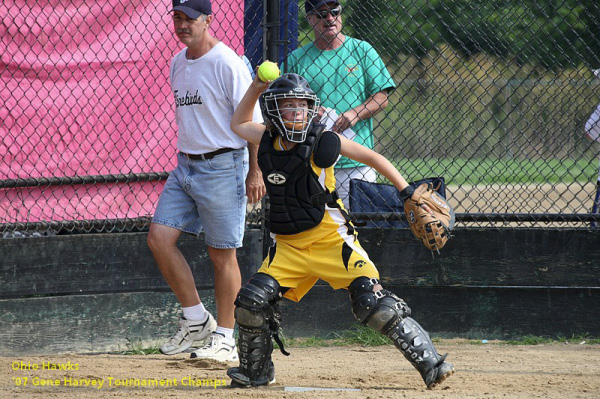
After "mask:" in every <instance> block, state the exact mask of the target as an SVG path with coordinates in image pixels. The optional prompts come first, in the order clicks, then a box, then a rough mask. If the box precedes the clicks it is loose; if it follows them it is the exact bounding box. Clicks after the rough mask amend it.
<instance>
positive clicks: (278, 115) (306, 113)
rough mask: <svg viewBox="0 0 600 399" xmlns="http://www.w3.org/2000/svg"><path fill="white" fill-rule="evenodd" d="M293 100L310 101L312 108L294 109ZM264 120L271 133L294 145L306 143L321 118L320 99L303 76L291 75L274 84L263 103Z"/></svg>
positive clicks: (279, 79)
mask: <svg viewBox="0 0 600 399" xmlns="http://www.w3.org/2000/svg"><path fill="white" fill-rule="evenodd" d="M289 99H298V100H306V103H307V105H308V107H305V106H298V105H296V106H292V105H291V104H292V103H293V102H291V101H286V100H289ZM259 103H260V108H261V111H262V113H263V118H264V119H265V121H266V122H267V124H268V125H269V128H270V129H271V130H273V129H275V130H276V131H277V132H278V133H279V134H280V135H282V136H283V137H285V138H286V139H287V140H289V141H291V142H293V143H302V142H303V141H304V140H306V135H307V133H308V129H309V127H310V124H311V122H312V121H313V119H314V118H315V116H316V115H317V110H318V109H319V99H318V98H317V96H316V95H315V93H314V92H313V91H312V90H311V89H310V87H309V86H308V82H307V81H306V79H304V78H303V77H302V76H300V75H297V74H294V73H288V74H285V75H283V76H281V77H280V78H278V79H276V80H274V81H273V83H271V86H269V88H268V89H267V90H266V91H265V92H264V93H263V94H262V96H261V97H260V100H259Z"/></svg>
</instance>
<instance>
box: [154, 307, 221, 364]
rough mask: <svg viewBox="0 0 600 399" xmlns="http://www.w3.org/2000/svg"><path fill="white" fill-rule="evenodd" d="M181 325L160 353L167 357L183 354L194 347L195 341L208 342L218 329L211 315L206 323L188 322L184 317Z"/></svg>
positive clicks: (180, 322) (161, 348)
mask: <svg viewBox="0 0 600 399" xmlns="http://www.w3.org/2000/svg"><path fill="white" fill-rule="evenodd" d="M179 324H180V325H181V326H180V327H179V330H178V331H177V332H176V333H175V335H174V336H173V337H172V338H171V339H170V340H168V341H167V342H166V343H165V344H164V345H163V346H161V347H160V351H161V352H162V353H163V354H165V355H174V354H176V353H179V352H183V351H184V350H186V349H188V348H189V347H190V346H192V344H193V343H194V341H204V340H206V338H207V337H208V336H209V335H210V334H212V332H213V331H215V330H216V329H217V322H216V321H215V318H214V317H213V316H212V315H211V314H210V313H209V314H208V318H207V319H206V321H203V322H200V321H195V320H187V319H186V318H185V317H182V318H181V320H180V321H179Z"/></svg>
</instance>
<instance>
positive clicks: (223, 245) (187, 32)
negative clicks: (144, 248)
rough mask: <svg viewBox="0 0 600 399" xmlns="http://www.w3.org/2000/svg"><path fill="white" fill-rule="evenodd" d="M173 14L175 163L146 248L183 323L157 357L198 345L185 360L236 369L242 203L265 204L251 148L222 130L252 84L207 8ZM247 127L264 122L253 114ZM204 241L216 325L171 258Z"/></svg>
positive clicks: (205, 0)
mask: <svg viewBox="0 0 600 399" xmlns="http://www.w3.org/2000/svg"><path fill="white" fill-rule="evenodd" d="M172 12H173V27H174V30H175V34H176V35H177V37H178V38H179V40H180V41H181V42H182V43H184V44H185V45H186V46H187V47H186V48H185V49H184V50H182V51H181V52H179V53H178V54H176V55H175V57H173V60H172V62H171V68H170V80H171V88H172V91H173V96H174V100H175V117H176V120H177V127H178V138H177V148H178V150H179V153H178V155H177V167H176V168H175V170H173V172H171V174H170V175H169V178H168V180H167V182H166V183H165V187H164V189H163V191H162V193H161V196H160V199H159V201H158V205H157V207H156V211H155V213H154V217H153V219H152V224H151V225H150V232H149V233H148V246H149V248H150V250H151V251H152V254H153V256H154V259H155V261H156V263H157V265H158V268H159V269H160V271H161V273H162V275H163V276H164V278H165V280H166V281H167V283H168V284H169V286H170V287H171V289H172V290H173V292H174V293H175V296H176V297H177V299H178V300H179V303H180V304H181V306H182V310H183V316H182V318H181V320H180V328H179V330H178V331H177V333H176V334H175V335H174V336H173V337H172V338H171V339H170V340H169V341H167V342H166V343H165V344H164V345H163V346H162V347H161V348H160V350H161V352H162V353H164V354H175V353H180V352H183V351H185V350H187V349H188V348H190V347H191V346H192V345H193V343H194V342H195V341H200V342H205V345H204V346H203V347H201V348H200V349H198V350H196V351H195V352H193V353H192V355H191V356H192V357H198V358H208V359H214V360H219V361H232V360H237V349H236V347H235V340H234V339H233V328H234V324H235V318H234V313H233V312H234V304H233V302H234V301H235V298H236V295H237V292H238V291H239V289H240V286H241V275H240V270H239V266H238V263H237V258H236V248H239V247H241V246H242V239H243V235H244V229H245V216H246V196H247V197H248V200H249V201H250V202H257V201H258V200H260V199H261V198H262V197H263V195H264V194H265V186H264V183H263V180H262V175H261V173H260V169H259V168H258V165H257V163H256V150H257V146H253V145H250V146H248V143H247V142H246V141H244V140H242V139H240V138H239V137H238V136H237V135H236V134H235V133H233V132H232V131H231V128H230V127H229V125H230V123H231V117H232V115H233V112H234V110H235V108H236V107H237V105H238V103H239V102H240V100H241V99H242V97H243V95H244V94H245V92H246V90H247V88H248V87H249V86H250V83H251V81H252V78H251V76H250V72H249V70H248V68H247V66H246V65H245V63H244V61H243V60H242V59H241V58H240V57H239V56H238V55H237V54H236V53H235V52H234V51H233V50H231V49H230V48H229V47H227V46H226V45H225V44H223V43H222V42H220V41H219V40H217V39H216V38H214V37H212V35H211V34H210V32H209V28H210V24H211V23H212V22H213V15H212V7H211V3H210V0H173V9H172ZM254 118H255V120H256V121H258V122H262V117H261V114H260V109H259V108H258V106H257V107H256V109H255V112H254ZM248 149H249V150H248ZM201 231H204V235H205V241H206V244H207V246H208V254H209V257H210V260H211V262H212V264H213V269H214V286H215V300H216V306H217V320H216V321H215V319H214V318H213V316H212V315H211V314H210V313H209V312H208V311H207V310H206V309H205V308H204V305H203V304H202V302H201V300H200V296H199V294H198V291H197V289H196V283H195V281H194V276H193V275H192V271H191V269H190V266H189V264H188V263H187V261H186V259H185V258H184V256H183V254H182V253H181V251H180V250H179V249H178V248H177V240H178V238H179V236H180V235H181V233H182V232H186V233H190V234H194V235H199V234H200V232H201ZM200 278H202V279H209V278H210V276H200Z"/></svg>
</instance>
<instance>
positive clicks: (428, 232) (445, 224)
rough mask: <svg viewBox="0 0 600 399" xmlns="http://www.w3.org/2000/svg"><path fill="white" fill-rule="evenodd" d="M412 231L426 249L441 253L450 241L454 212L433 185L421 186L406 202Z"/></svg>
mask: <svg viewBox="0 0 600 399" xmlns="http://www.w3.org/2000/svg"><path fill="white" fill-rule="evenodd" d="M404 214H405V215H406V220H407V221H408V225H409V226H410V230H411V231H412V233H413V234H414V236H415V237H417V239H419V240H420V241H421V242H422V243H423V245H425V247H427V248H428V249H430V250H434V249H435V250H436V251H439V250H440V249H442V247H443V246H444V245H446V242H448V240H449V239H450V237H451V235H450V231H451V230H452V228H453V227H454V210H453V209H452V206H450V204H448V202H447V201H446V200H445V199H444V198H443V197H442V196H441V195H439V194H438V193H437V192H436V191H435V190H434V189H433V185H432V184H431V183H423V184H421V185H420V186H419V187H418V188H417V189H416V190H415V191H414V193H412V195H411V196H410V197H409V198H407V199H406V201H405V202H404Z"/></svg>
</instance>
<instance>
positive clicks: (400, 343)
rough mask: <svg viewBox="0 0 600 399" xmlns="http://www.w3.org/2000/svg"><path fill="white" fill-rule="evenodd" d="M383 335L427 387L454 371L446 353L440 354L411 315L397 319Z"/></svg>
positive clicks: (437, 382)
mask: <svg viewBox="0 0 600 399" xmlns="http://www.w3.org/2000/svg"><path fill="white" fill-rule="evenodd" d="M385 335H386V336H387V337H388V338H389V339H391V340H392V342H393V343H394V345H395V346H396V348H398V349H399V350H400V352H402V354H403V355H404V357H405V358H406V359H407V360H408V361H409V362H410V363H411V364H412V365H413V366H414V368H415V369H417V371H418V372H419V373H420V374H421V377H423V381H424V382H425V385H427V388H433V387H434V386H436V385H437V384H439V383H440V382H442V381H444V380H445V379H446V378H447V377H448V376H449V375H450V374H452V373H453V372H454V368H453V367H452V365H451V364H450V363H447V362H445V361H444V360H445V359H446V356H447V355H443V356H442V355H440V354H439V353H438V352H437V351H436V349H435V347H434V346H433V342H432V341H431V338H430V337H429V333H428V332H427V331H425V330H424V329H423V327H421V325H420V324H419V323H417V322H416V321H415V320H414V319H412V318H411V317H406V318H404V319H402V320H399V321H398V323H396V324H395V325H394V326H393V327H392V328H391V329H390V330H389V331H387V332H386V333H385Z"/></svg>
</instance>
